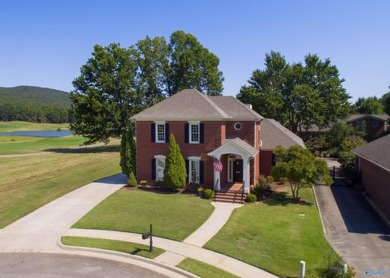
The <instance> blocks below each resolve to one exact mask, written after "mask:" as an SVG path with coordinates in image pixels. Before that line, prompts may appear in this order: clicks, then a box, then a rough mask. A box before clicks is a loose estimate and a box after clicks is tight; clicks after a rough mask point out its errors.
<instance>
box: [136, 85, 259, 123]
mask: <svg viewBox="0 0 390 278" xmlns="http://www.w3.org/2000/svg"><path fill="white" fill-rule="evenodd" d="M262 118H263V117H262V116H260V115H259V114H257V113H256V112H255V111H253V110H252V109H250V108H249V107H247V106H246V105H245V104H243V103H242V102H240V101H239V100H237V99H236V98H234V97H231V96H218V97H210V96H206V95H204V94H202V93H200V92H199V91H197V90H195V89H185V90H182V91H180V92H178V93H176V94H174V95H173V96H171V97H169V98H167V99H165V100H163V101H161V102H159V103H157V104H156V105H153V106H152V107H149V108H148V109H145V110H144V111H142V112H140V113H138V114H136V115H134V116H133V117H131V119H132V120H136V121H158V120H165V121H168V120H171V121H180V120H198V121H202V120H203V121H205V120H227V121H229V120H232V121H233V120H250V121H252V120H253V121H255V120H260V119H262Z"/></svg>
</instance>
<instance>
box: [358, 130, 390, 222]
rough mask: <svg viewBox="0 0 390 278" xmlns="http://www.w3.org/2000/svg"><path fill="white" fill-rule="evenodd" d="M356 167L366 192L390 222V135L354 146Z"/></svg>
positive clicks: (380, 212)
mask: <svg viewBox="0 0 390 278" xmlns="http://www.w3.org/2000/svg"><path fill="white" fill-rule="evenodd" d="M352 152H353V153H355V154H356V155H357V157H358V159H357V168H358V171H359V172H360V174H361V181H362V184H363V186H364V190H365V192H366V194H367V195H368V196H369V197H370V199H371V200H372V202H373V203H374V204H375V206H376V208H377V211H378V212H379V214H380V215H381V216H382V217H383V218H384V219H385V221H386V222H387V223H388V224H390V202H389V197H390V135H386V136H383V137H381V138H379V139H377V140H375V141H372V142H370V143H368V144H365V145H363V146H360V147H357V148H355V149H354V150H353V151H352Z"/></svg>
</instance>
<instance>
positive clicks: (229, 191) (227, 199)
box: [214, 182, 246, 204]
mask: <svg viewBox="0 0 390 278" xmlns="http://www.w3.org/2000/svg"><path fill="white" fill-rule="evenodd" d="M245 198H246V193H244V184H243V183H242V182H232V183H225V184H223V185H221V190H220V191H216V192H215V198H214V201H215V202H224V203H239V204H243V203H245Z"/></svg>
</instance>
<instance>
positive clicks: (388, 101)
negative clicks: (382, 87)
mask: <svg viewBox="0 0 390 278" xmlns="http://www.w3.org/2000/svg"><path fill="white" fill-rule="evenodd" d="M389 89H390V86H389ZM381 102H382V104H383V106H384V108H385V112H386V113H387V114H388V115H390V92H388V93H386V94H384V95H383V96H382V97H381Z"/></svg>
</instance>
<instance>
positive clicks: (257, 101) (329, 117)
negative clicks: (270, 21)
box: [237, 51, 350, 133]
mask: <svg viewBox="0 0 390 278" xmlns="http://www.w3.org/2000/svg"><path fill="white" fill-rule="evenodd" d="M343 82H344V79H340V78H339V72H338V70H337V68H336V66H334V65H332V64H331V62H330V60H329V59H326V60H325V61H322V60H321V59H320V58H319V57H318V56H317V55H312V54H308V55H306V56H305V59H304V64H301V63H294V64H288V63H287V61H286V59H285V57H284V56H282V55H281V54H280V53H279V52H274V51H271V53H269V54H266V56H265V69H264V70H260V69H257V70H255V71H254V72H253V73H252V76H251V78H250V80H248V83H249V85H246V86H243V87H241V90H240V93H239V94H238V95H237V98H238V99H239V100H241V101H242V102H244V103H250V104H252V105H253V108H254V110H255V111H257V112H258V113H259V114H261V115H262V116H264V117H268V118H273V119H275V120H277V121H279V122H281V123H282V124H284V125H287V126H288V127H289V128H290V129H291V130H292V131H293V132H294V133H297V131H302V130H304V129H306V130H307V129H309V128H310V126H311V125H313V124H315V125H317V126H319V127H320V128H325V127H329V126H330V124H331V123H335V122H337V121H338V120H340V119H345V118H346V117H347V116H348V113H349V102H348V99H349V98H350V96H349V95H348V94H347V93H346V91H345V89H344V88H343V87H342V83H343Z"/></svg>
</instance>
